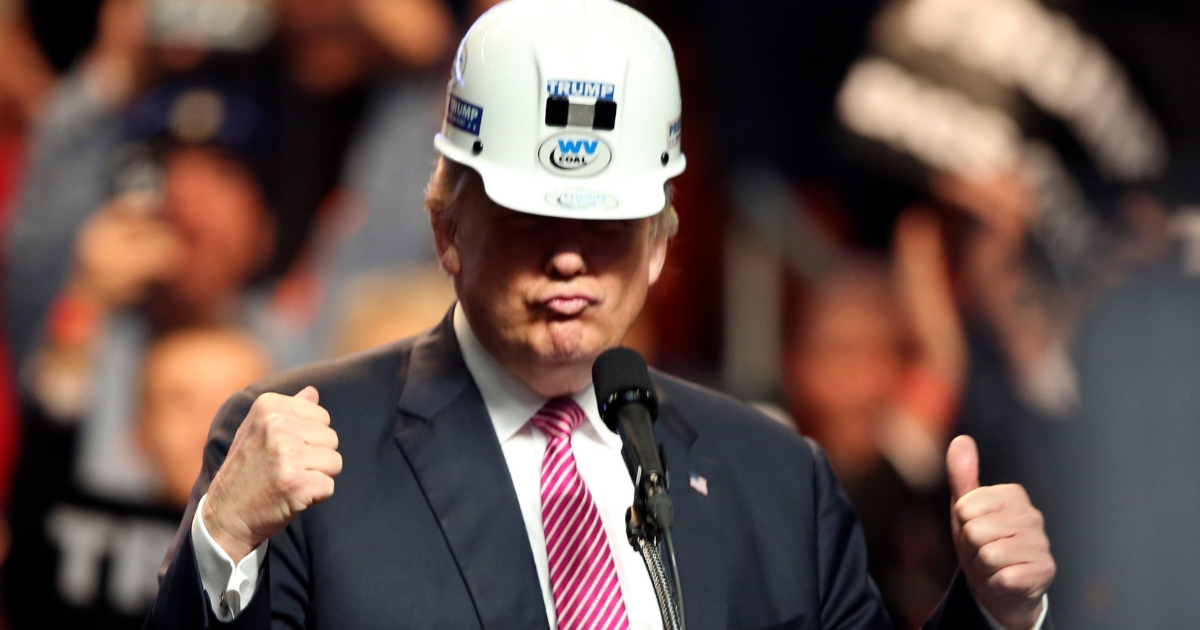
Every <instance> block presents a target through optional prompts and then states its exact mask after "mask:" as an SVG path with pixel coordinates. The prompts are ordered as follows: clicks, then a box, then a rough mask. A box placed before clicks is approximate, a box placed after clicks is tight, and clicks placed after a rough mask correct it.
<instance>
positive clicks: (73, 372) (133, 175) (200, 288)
mask: <svg viewBox="0 0 1200 630" xmlns="http://www.w3.org/2000/svg"><path fill="white" fill-rule="evenodd" d="M129 121H130V122H129V128H128V129H127V133H128V135H129V137H131V138H134V139H136V140H139V141H141V142H142V145H141V147H140V149H138V150H136V151H132V153H131V156H130V158H129V160H128V162H129V163H128V164H127V165H126V166H125V168H124V169H123V170H122V172H121V173H120V174H119V175H118V177H117V179H118V190H121V192H119V193H118V194H117V195H116V196H114V197H113V198H112V199H111V200H110V201H109V202H108V203H106V204H105V205H104V206H103V207H101V208H99V209H98V210H97V211H96V212H95V213H94V214H93V215H92V216H91V217H89V218H88V220H87V222H86V223H85V226H84V228H83V229H82V231H81V232H80V234H79V238H78V241H77V244H76V247H75V256H74V261H73V264H72V267H71V272H70V274H69V276H68V280H67V282H66V285H65V287H64V288H63V290H62V291H61V292H60V294H59V295H58V297H57V298H56V299H55V302H54V304H53V307H52V308H51V312H50V316H49V319H48V320H47V323H46V327H45V332H44V334H43V336H42V340H41V342H40V344H39V346H38V348H37V349H36V350H35V351H34V353H33V354H32V355H31V357H30V358H29V360H28V361H27V363H26V365H24V366H22V370H23V377H22V378H23V381H24V383H25V386H26V387H27V388H28V392H29V394H30V400H31V402H32V404H33V406H35V407H36V408H37V410H38V412H40V413H39V414H38V415H41V416H43V417H45V418H48V419H49V420H50V421H52V422H57V423H59V424H62V425H67V426H69V425H74V424H80V425H81V427H82V434H81V444H80V449H79V457H78V458H77V459H78V461H77V462H76V471H75V472H76V473H77V475H78V480H79V482H80V484H82V486H83V487H85V488H88V489H90V490H91V491H93V492H96V493H98V494H101V495H104V496H109V497H112V498H122V499H125V500H135V501H136V500H139V499H140V498H142V497H144V496H145V495H146V494H147V491H148V489H149V488H150V486H151V485H152V484H151V482H150V480H151V477H150V476H149V474H148V468H147V466H146V465H145V462H144V461H143V460H142V459H141V458H138V457H131V456H129V455H128V454H129V452H130V451H131V444H132V435H133V432H132V430H131V427H132V423H133V409H134V408H135V405H134V395H133V392H134V391H135V388H136V382H137V381H136V378H135V375H136V373H137V370H136V365H137V362H138V360H139V357H140V355H141V352H142V349H143V348H144V347H145V344H146V339H148V338H150V337H151V336H152V335H153V333H154V332H155V331H157V330H162V329H165V328H170V327H173V326H179V325H213V324H225V323H243V322H245V323H246V325H247V326H248V328H249V329H250V330H252V331H256V330H267V329H270V328H271V327H272V325H273V316H272V311H271V308H270V303H269V302H268V301H267V300H266V299H265V297H264V296H263V295H262V291H261V290H254V291H251V289H252V284H251V283H252V281H253V280H254V279H255V278H256V277H258V276H259V274H260V273H261V272H262V270H263V268H264V267H265V266H266V264H267V263H268V262H269V261H270V259H271V255H272V253H273V251H274V250H273V247H274V240H275V224H274V215H273V214H272V212H271V210H270V208H269V207H268V205H267V200H266V197H265V195H264V193H263V188H264V184H263V177H264V176H263V170H264V168H265V165H264V164H263V161H262V160H263V157H264V156H265V155H268V154H269V152H268V150H267V148H268V147H269V145H270V143H271V131H270V127H269V125H268V124H267V122H266V121H265V120H264V119H263V114H262V111H261V109H259V108H258V107H256V105H255V104H254V102H253V101H252V100H250V99H249V98H248V97H246V96H245V95H244V94H241V93H239V92H237V91H235V90H231V89H227V88H224V87H222V86H220V85H217V84H215V83H212V82H204V81H187V82H180V83H173V84H168V85H165V86H162V87H160V88H158V89H156V90H154V91H152V92H151V93H149V94H148V95H146V96H145V97H144V98H143V99H142V100H140V101H139V102H138V103H137V104H135V106H134V109H133V111H132V112H131V115H130V118H129ZM122 188H123V190H122Z"/></svg>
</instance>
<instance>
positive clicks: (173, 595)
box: [145, 388, 309, 630]
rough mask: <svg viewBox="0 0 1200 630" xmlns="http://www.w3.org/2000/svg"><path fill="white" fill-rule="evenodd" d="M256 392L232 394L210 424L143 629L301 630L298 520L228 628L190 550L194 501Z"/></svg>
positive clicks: (303, 560) (302, 554) (304, 606)
mask: <svg viewBox="0 0 1200 630" xmlns="http://www.w3.org/2000/svg"><path fill="white" fill-rule="evenodd" d="M296 389H297V391H298V390H299V388H296ZM258 393H259V392H257V391H252V390H244V391H242V392H240V393H238V394H236V395H234V396H233V397H232V398H230V399H229V400H228V401H227V402H226V403H225V405H224V406H223V407H222V408H221V410H220V411H219V412H218V413H217V417H216V419H214V420H213V425H212V428H211V429H210V430H209V434H208V443H207V444H206V445H205V448H204V466H203V468H202V469H201V471H200V476H199V478H198V479H197V480H196V485H195V486H193V488H192V496H191V499H190V501H189V502H188V508H187V511H186V513H185V514H184V517H183V522H182V523H181V524H180V527H179V530H178V531H177V532H176V534H175V541H174V543H173V544H172V545H171V549H170V550H169V551H168V552H167V556H166V558H165V559H164V561H163V566H162V568H161V569H160V572H159V575H160V578H159V587H158V596H157V597H156V598H155V601H154V605H153V607H152V608H151V609H150V612H149V614H148V615H147V617H146V624H145V628H146V629H147V630H199V629H202V628H204V629H208V628H230V629H239V630H240V629H246V630H251V629H264V630H265V629H266V628H269V627H271V624H272V619H273V620H274V624H275V627H284V628H297V629H300V628H304V627H305V617H306V616H307V610H308V595H307V594H308V592H309V589H308V587H307V585H308V562H307V557H308V553H307V550H306V547H305V544H304V540H305V539H304V534H303V524H302V523H301V519H296V520H295V521H293V522H292V524H291V525H289V526H288V528H287V529H286V530H284V531H283V532H282V533H280V534H278V535H276V536H274V537H272V538H271V540H270V543H269V546H268V553H267V561H266V562H264V563H263V564H262V566H261V567H260V568H259V574H258V586H257V588H256V589H255V592H254V597H253V598H252V599H251V600H250V603H249V604H248V605H247V606H246V607H244V608H243V609H242V612H241V614H240V615H238V616H237V617H236V618H235V619H234V620H233V621H231V622H230V623H222V622H221V621H219V620H218V619H217V617H216V615H215V614H214V613H213V610H212V606H211V605H210V603H209V601H208V595H207V594H206V593H205V592H204V588H203V586H202V584H201V581H200V569H199V565H198V564H197V562H196V553H195V550H194V548H193V547H192V538H191V523H192V518H193V516H194V515H195V512H196V505H197V504H198V503H199V501H200V497H202V496H204V494H205V493H206V492H208V486H209V484H210V483H211V482H212V479H213V477H214V476H215V475H216V473H217V470H219V469H220V467H221V463H222V462H224V461H225V456H226V454H228V452H229V445H230V444H231V443H232V442H233V436H234V434H235V433H237V429H238V427H239V426H241V424H242V420H244V419H245V417H246V414H247V413H249V411H250V406H251V405H252V404H253V403H254V400H255V399H256V398H257V396H258ZM282 393H288V394H289V395H294V394H295V393H296V392H294V391H290V390H289V391H284V392H282Z"/></svg>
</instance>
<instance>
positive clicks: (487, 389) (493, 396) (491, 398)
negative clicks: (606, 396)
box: [454, 304, 621, 450]
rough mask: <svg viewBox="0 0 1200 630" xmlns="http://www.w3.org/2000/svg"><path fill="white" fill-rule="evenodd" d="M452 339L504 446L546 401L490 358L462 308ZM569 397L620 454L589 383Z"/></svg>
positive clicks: (618, 443)
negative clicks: (460, 351)
mask: <svg viewBox="0 0 1200 630" xmlns="http://www.w3.org/2000/svg"><path fill="white" fill-rule="evenodd" d="M454 335H455V337H457V338H458V347H459V348H461V349H462V355H463V362H465V363H466V364H467V371H469V372H470V373H471V377H472V378H473V379H475V385H476V386H477V387H479V393H480V394H482V395H483V404H484V405H485V406H486V407H487V410H488V415H490V416H491V417H492V426H493V427H494V428H495V429H496V437H497V438H499V439H500V443H501V444H504V443H505V442H507V441H508V440H510V439H512V437H513V436H515V435H516V434H517V433H518V432H519V431H520V430H521V429H522V428H524V427H525V425H526V423H528V422H529V419H530V418H532V417H533V414H535V413H537V411H538V410H539V409H541V408H542V405H545V404H546V401H547V400H549V399H547V398H546V397H544V396H542V395H540V394H538V393H537V392H535V391H533V390H532V389H530V388H529V386H528V385H526V384H524V383H522V382H521V381H519V380H517V379H516V377H514V376H513V375H512V374H511V373H509V371H508V370H506V369H505V368H504V367H503V366H501V365H500V364H499V363H498V362H497V361H496V359H495V358H493V357H492V355H491V353H489V352H488V351H487V350H486V349H485V348H484V347H483V344H481V343H480V342H479V338H478V337H476V336H475V332H474V331H473V330H471V324H470V322H468V321H467V316H466V314H465V313H464V312H463V309H462V304H455V305H454ZM571 397H572V398H573V399H574V400H575V402H576V403H578V404H579V406H580V407H581V408H582V409H583V412H584V414H586V415H587V419H588V422H587V424H588V425H590V426H591V428H592V431H593V432H594V433H595V435H596V436H598V437H599V438H600V441H601V442H603V443H604V444H605V445H607V446H609V447H610V448H613V449H616V450H620V448H621V438H620V437H618V436H617V434H615V433H613V432H612V431H609V430H608V427H606V426H605V425H604V421H603V420H601V419H600V408H599V407H598V406H597V404H596V389H595V388H594V387H593V386H592V384H591V383H588V384H587V387H584V388H583V389H581V390H579V391H578V392H575V394H574V395H572V396H571Z"/></svg>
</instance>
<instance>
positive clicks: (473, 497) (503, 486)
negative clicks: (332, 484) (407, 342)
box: [396, 310, 548, 630]
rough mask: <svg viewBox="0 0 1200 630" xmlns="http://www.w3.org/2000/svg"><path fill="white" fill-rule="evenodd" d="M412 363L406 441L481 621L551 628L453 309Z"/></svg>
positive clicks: (403, 414) (493, 629)
mask: <svg viewBox="0 0 1200 630" xmlns="http://www.w3.org/2000/svg"><path fill="white" fill-rule="evenodd" d="M451 313H453V310H452V311H451ZM406 372H407V375H406V380H405V383H404V388H403V391H402V392H401V395H400V401H399V409H400V422H399V424H398V426H397V430H396V442H397V444H399V446H400V449H401V450H402V451H403V453H404V456H405V458H406V459H407V460H408V463H409V466H410V467H411V468H412V471H413V474H414V475H415V476H416V478H417V482H418V483H419V484H420V486H421V490H422V492H423V493H424V495H425V499H426V500H427V501H428V503H429V507H430V509H431V510H432V511H433V513H434V515H435V516H436V517H437V519H438V522H439V523H440V525H441V528H442V533H443V535H444V536H445V537H446V543H447V544H448V545H449V547H450V551H451V553H452V554H453V555H454V559H455V562H456V563H457V564H458V568H459V571H460V573H461V574H462V578H463V581H464V582H465V583H466V585H467V589H468V591H469V592H470V594H471V598H472V600H473V601H474V603H475V610H476V612H477V614H478V616H479V621H480V625H481V626H482V627H483V628H484V629H485V630H501V629H506V628H514V629H517V628H520V629H522V630H524V629H527V628H535V629H538V628H540V629H547V630H548V624H547V620H546V608H545V603H544V601H543V599H542V590H541V585H540V583H539V582H538V576H537V569H536V567H535V566H534V562H533V553H532V550H531V549H530V547H529V537H528V534H527V533H526V531H525V521H524V520H523V518H522V516H521V509H520V505H519V504H518V502H517V495H516V491H515V490H514V489H513V484H512V479H511V477H510V476H509V473H508V465H507V463H506V462H505V460H504V453H503V452H502V451H501V450H500V443H499V441H497V439H496V433H495V430H494V429H493V427H492V423H491V419H490V417H489V416H488V412H487V407H486V406H485V405H484V402H483V397H482V396H481V395H480V393H479V390H478V388H477V387H476V386H475V382H474V381H473V380H472V378H471V375H470V372H469V371H468V370H467V367H466V364H465V363H463V360H462V354H461V352H460V350H459V347H458V342H457V340H456V339H455V336H454V330H453V325H452V319H451V317H450V316H447V317H446V319H445V320H443V321H442V323H441V325H439V326H438V327H437V328H435V329H433V330H432V331H430V332H429V333H427V334H426V336H425V337H424V338H422V339H420V340H419V341H417V343H416V344H415V346H414V347H413V351H412V357H411V359H410V360H409V364H408V367H407V370H406Z"/></svg>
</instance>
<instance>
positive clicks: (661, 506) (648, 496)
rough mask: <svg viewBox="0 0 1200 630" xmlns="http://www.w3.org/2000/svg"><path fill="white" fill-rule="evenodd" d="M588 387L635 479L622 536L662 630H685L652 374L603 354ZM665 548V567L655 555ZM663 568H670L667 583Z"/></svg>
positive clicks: (633, 358)
mask: <svg viewBox="0 0 1200 630" xmlns="http://www.w3.org/2000/svg"><path fill="white" fill-rule="evenodd" d="M592 384H593V385H595V387H596V402H597V403H598V406H599V407H600V417H601V418H603V419H604V424H605V425H607V426H608V428H609V429H610V430H612V431H613V432H614V433H616V434H617V435H620V436H621V455H622V456H623V457H624V458H625V465H626V466H627V467H628V468H629V476H630V477H631V478H632V479H633V506H632V507H630V508H629V510H628V511H627V512H626V513H625V532H626V534H627V535H628V536H629V544H630V545H632V546H633V549H634V551H637V552H638V553H640V554H641V555H642V559H643V560H645V562H646V570H647V571H648V572H649V573H650V582H651V583H652V584H653V585H654V594H655V597H656V598H657V599H658V606H659V610H660V611H661V612H662V617H663V628H666V629H668V630H683V629H684V628H686V627H687V622H686V619H685V616H684V609H683V589H682V588H680V584H679V565H678V564H677V563H676V561H675V542H674V540H673V539H672V536H671V529H672V527H674V520H675V510H674V508H673V507H672V505H671V497H670V496H668V495H667V489H668V486H669V480H668V478H667V458H666V454H665V453H664V452H663V450H662V447H660V446H659V445H658V444H657V443H656V442H655V441H654V431H653V429H652V428H651V425H653V424H654V421H655V420H656V419H657V418H658V397H657V396H655V394H654V383H653V382H652V381H651V380H650V370H648V369H647V368H646V362H645V361H644V360H642V357H641V356H640V355H639V354H638V353H637V352H634V351H633V350H630V349H629V348H613V349H611V350H606V351H605V352H604V353H602V354H601V355H600V356H599V357H596V362H595V363H593V364H592ZM659 541H662V543H663V544H664V545H665V547H666V554H665V555H666V560H667V562H666V565H665V566H664V562H663V554H662V553H661V552H660V550H659ZM666 567H670V577H669V578H668V573H667V570H666Z"/></svg>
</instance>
